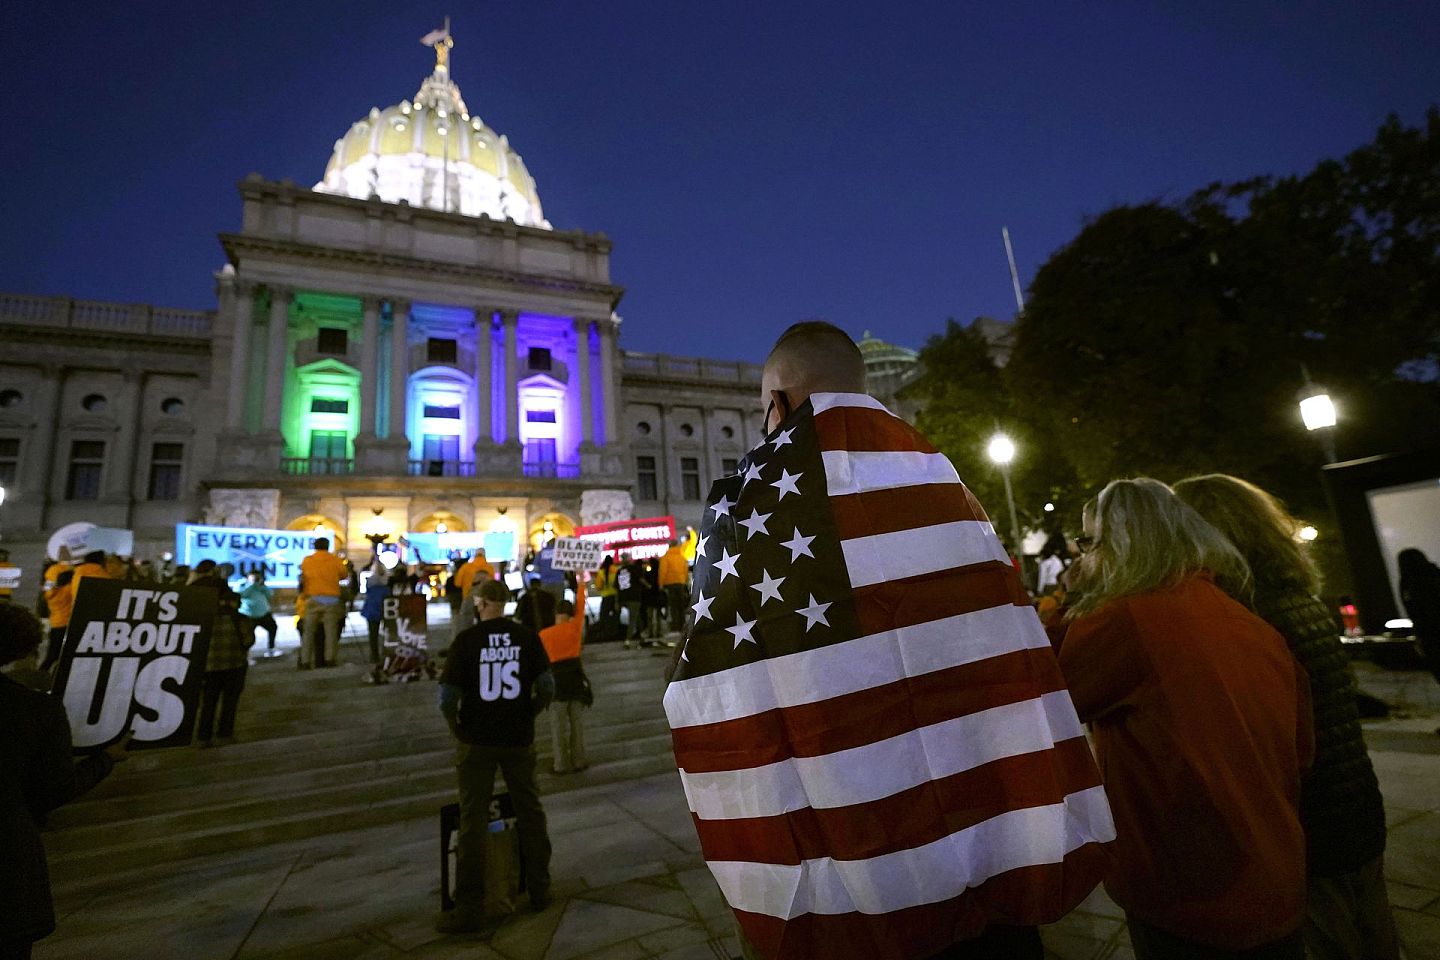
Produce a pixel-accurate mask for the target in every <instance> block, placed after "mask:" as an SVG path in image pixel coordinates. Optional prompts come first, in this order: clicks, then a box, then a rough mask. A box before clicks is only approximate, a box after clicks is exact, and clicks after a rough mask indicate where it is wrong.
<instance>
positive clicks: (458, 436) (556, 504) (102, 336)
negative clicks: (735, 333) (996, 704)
mask: <svg viewBox="0 0 1440 960" xmlns="http://www.w3.org/2000/svg"><path fill="white" fill-rule="evenodd" d="M435 53H436V62H435V66H434V70H433V72H432V73H431V74H430V75H429V76H428V77H427V78H425V80H424V81H423V83H422V84H421V85H420V88H419V90H418V91H417V92H416V93H415V95H414V96H413V97H411V98H410V99H408V100H401V101H400V102H399V103H398V104H396V105H394V106H390V107H386V108H384V109H372V110H371V111H370V112H369V113H368V114H367V115H366V116H364V117H362V118H360V119H359V120H357V121H355V122H354V123H353V124H351V125H350V127H349V129H348V130H346V131H345V132H344V134H343V135H342V136H341V137H340V138H339V139H338V140H336V141H335V142H334V147H333V149H332V150H331V152H330V157H329V161H328V164H327V165H326V166H325V169H324V175H323V177H322V178H321V179H320V180H319V182H318V183H316V184H315V185H314V186H313V188H307V187H305V186H302V185H298V184H295V183H292V182H290V181H279V182H275V181H269V180H266V179H264V178H263V177H262V176H260V175H259V174H253V173H252V174H250V175H249V176H248V177H246V178H245V179H244V180H243V181H241V182H240V183H239V185H238V186H239V194H240V201H241V209H240V217H239V226H238V229H236V230H235V231H233V232H226V233H221V234H220V235H219V240H220V245H221V247H222V248H223V251H224V256H225V261H224V266H223V267H221V269H219V270H218V271H217V272H216V274H215V288H216V298H217V304H216V307H215V309H213V310H207V311H191V310H174V309H166V308H162V307H152V306H147V305H143V304H126V303H107V302H94V301H79V300H72V299H69V298H65V297H37V296H28V295H23V294H0V344H3V346H4V349H3V351H0V484H3V485H4V486H5V488H6V490H7V497H6V499H5V502H4V504H3V506H0V535H3V544H4V545H5V546H6V547H7V548H8V549H9V550H10V551H11V554H12V559H13V560H15V561H16V562H18V563H19V564H20V565H21V566H22V567H24V568H25V570H26V579H25V581H24V583H25V585H26V586H25V587H24V590H25V592H26V593H29V590H30V587H31V586H33V585H34V584H35V582H36V578H35V577H34V575H33V574H34V572H35V569H36V567H37V566H38V565H39V562H40V559H41V557H42V556H43V554H44V551H45V545H46V542H47V541H48V540H49V538H50V536H51V534H52V533H53V532H54V531H55V530H57V529H58V528H60V527H63V526H65V525H67V524H70V523H75V522H89V523H94V524H97V525H100V526H104V527H115V528H123V529H130V530H133V531H134V532H135V553H136V555H137V556H144V557H150V558H155V557H158V556H159V555H160V553H161V552H162V551H165V550H171V549H174V543H175V539H174V538H175V526H176V525H177V524H180V523H211V524H217V525H223V526H245V527H263V528H272V529H294V530H316V529H319V528H324V529H327V530H329V531H331V532H332V533H333V534H334V535H335V537H336V539H337V540H338V542H339V544H340V545H341V547H342V548H343V549H347V550H349V551H350V553H351V554H352V556H354V557H355V558H357V559H358V558H359V557H360V556H362V555H363V554H365V553H367V552H368V550H369V544H368V543H367V541H366V539H365V534H366V533H367V532H374V530H375V528H376V525H377V524H380V525H382V526H383V527H384V528H385V529H386V530H388V531H390V532H393V533H395V534H397V535H398V534H402V533H404V532H407V531H413V532H428V531H436V530H440V531H449V532H455V533H461V532H486V531H494V530H497V529H505V530H509V531H512V532H513V533H514V538H513V542H514V544H515V547H514V549H515V551H516V553H517V554H518V555H523V552H524V549H525V546H526V544H527V543H533V542H536V540H537V539H538V538H539V537H541V536H542V535H548V534H549V533H556V534H561V535H563V534H565V533H568V532H569V531H571V530H572V529H573V528H574V527H575V526H576V525H578V524H582V523H590V522H599V521H604V520H611V519H627V518H629V517H631V516H635V517H649V516H663V515H673V516H674V517H675V518H676V521H677V524H678V525H679V527H680V528H682V529H683V528H684V527H685V526H687V525H689V526H698V523H699V519H700V513H701V511H702V509H703V505H704V496H705V494H706V493H707V492H708V489H709V486H710V483H711V481H712V479H714V478H715V477H718V476H721V475H723V474H724V473H726V472H728V471H730V470H732V469H734V465H735V462H736V461H737V460H739V459H740V458H741V457H742V456H743V455H744V453H745V451H746V450H748V449H749V448H750V447H751V446H753V445H754V444H756V443H757V442H759V440H760V439H761V435H760V427H761V424H760V420H761V413H762V411H761V406H760V401H759V393H760V389H759V387H760V367H759V365H758V364H756V363H751V362H738V361H737V362H729V361H726V362H717V361H712V360H704V359H693V358H682V357H674V356H667V355H656V354H647V353H638V352H633V351H630V350H626V349H624V348H622V347H621V345H620V339H621V330H622V326H623V324H622V321H621V318H620V316H619V314H618V313H617V312H616V310H617V307H618V306H619V303H620V299H621V296H622V293H623V288H622V287H620V286H619V285H617V284H616V283H614V282H613V281H612V278H611V275H610V251H611V242H610V240H609V239H608V238H607V237H606V236H605V234H603V233H598V232H597V233H587V232H583V231H579V230H575V231H559V230H555V229H553V228H552V226H551V224H550V222H549V221H548V220H547V219H546V218H545V215H544V211H543V208H542V206H541V202H540V196H539V192H538V190H537V188H536V184H535V180H534V178H533V177H532V175H531V173H530V171H529V169H528V168H527V167H526V165H525V163H524V161H523V160H522V159H521V156H520V154H519V153H518V152H517V151H516V150H515V148H514V147H513V146H512V145H511V144H510V142H509V140H508V139H507V138H506V137H505V136H504V135H503V134H500V133H497V132H496V131H494V130H492V129H491V128H490V127H488V126H486V125H485V124H484V123H483V122H482V121H481V119H480V117H479V116H478V115H476V114H474V113H472V112H471V111H470V109H469V107H468V106H467V105H466V103H465V100H464V98H463V97H462V96H461V93H460V89H459V87H458V86H457V85H456V83H455V82H454V80H453V79H452V78H451V75H450V64H449V59H450V57H449V54H450V39H449V37H448V36H447V37H445V38H444V39H443V40H442V41H441V42H440V43H438V44H436V47H435ZM796 319H800V318H796ZM874 342H875V343H877V344H878V341H874ZM881 346H884V345H881ZM870 349H871V350H872V351H874V352H875V355H876V359H877V360H880V359H882V358H881V356H880V354H883V359H884V362H885V363H886V364H888V365H889V366H893V365H894V362H895V356H896V355H895V351H894V350H888V351H886V350H878V349H876V348H870ZM901 354H902V355H903V354H904V351H901ZM869 355H870V353H867V356H869ZM910 356H911V358H912V360H913V354H910ZM902 360H903V356H902ZM889 366H887V371H886V375H887V377H893V376H894V375H895V374H894V371H892V370H890V369H889ZM902 373H903V372H902Z"/></svg>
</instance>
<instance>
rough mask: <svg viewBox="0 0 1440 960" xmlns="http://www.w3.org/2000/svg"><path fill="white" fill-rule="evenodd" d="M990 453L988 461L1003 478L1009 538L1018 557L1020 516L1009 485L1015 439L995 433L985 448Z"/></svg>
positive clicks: (1019, 548)
mask: <svg viewBox="0 0 1440 960" xmlns="http://www.w3.org/2000/svg"><path fill="white" fill-rule="evenodd" d="M986 452H987V453H988V454H989V455H990V461H991V462H992V463H994V464H995V465H996V466H997V467H999V468H1000V476H1001V477H1002V478H1003V479H1004V480H1005V502H1006V503H1007V504H1008V505H1009V507H1010V540H1011V544H1012V545H1013V547H1014V550H1015V557H1016V559H1019V557H1020V550H1021V549H1022V548H1021V542H1020V516H1019V514H1017V513H1016V512H1015V491H1014V490H1013V489H1011V487H1010V461H1012V460H1014V459H1015V441H1013V440H1011V439H1010V438H1009V437H1007V436H1005V434H1003V433H997V434H995V436H993V437H991V438H990V446H989V447H987V448H986Z"/></svg>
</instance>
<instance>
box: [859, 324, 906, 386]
mask: <svg viewBox="0 0 1440 960" xmlns="http://www.w3.org/2000/svg"><path fill="white" fill-rule="evenodd" d="M856 346H857V347H859V348H860V356H861V357H863V358H864V359H865V372H866V373H867V374H869V375H870V376H872V377H873V376H876V375H881V376H886V375H895V374H904V373H908V372H909V371H910V370H912V369H914V367H915V365H916V364H917V363H919V362H920V355H919V354H918V353H916V352H915V351H914V350H911V349H910V348H909V347H902V346H899V345H897V344H893V343H886V342H885V341H884V340H880V339H878V338H876V337H872V336H871V335H870V331H869V330H866V331H865V335H864V336H862V337H861V338H860V342H859V343H857V344H856Z"/></svg>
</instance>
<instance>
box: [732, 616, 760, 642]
mask: <svg viewBox="0 0 1440 960" xmlns="http://www.w3.org/2000/svg"><path fill="white" fill-rule="evenodd" d="M758 622H759V621H758V620H743V619H741V617H740V615H739V614H738V613H737V614H736V615H735V626H733V627H726V628H725V630H726V632H727V633H729V634H730V635H731V636H733V637H734V638H735V649H736V650H739V649H740V644H741V643H742V642H745V643H755V637H754V636H752V633H751V632H752V631H753V630H754V629H755V624H756V623H758ZM757 646H758V644H757Z"/></svg>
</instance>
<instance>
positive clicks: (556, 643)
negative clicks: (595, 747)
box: [540, 583, 595, 773]
mask: <svg viewBox="0 0 1440 960" xmlns="http://www.w3.org/2000/svg"><path fill="white" fill-rule="evenodd" d="M577 610H579V611H581V612H580V613H578V614H577V613H576V611H577ZM584 610H585V585H584V584H583V583H581V584H577V585H576V587H575V602H574V603H571V602H570V601H569V600H561V601H560V603H559V605H558V606H557V607H556V608H555V626H553V627H546V628H545V629H544V630H541V631H540V642H541V643H543V644H544V645H545V653H546V654H547V655H548V656H549V657H550V670H551V672H552V673H554V675H555V700H554V702H553V703H551V704H550V708H549V710H548V712H549V714H550V736H551V742H552V743H553V744H554V750H553V751H552V752H553V754H554V757H553V761H554V764H555V772H556V773H579V772H580V771H581V770H584V769H585V768H586V767H588V766H590V764H589V763H588V762H586V760H585V708H586V707H588V706H590V705H591V704H592V703H594V702H595V694H594V693H593V692H592V691H591V689H590V680H589V679H588V678H587V677H586V676H585V667H584V666H583V665H582V664H581V661H580V652H581V647H582V645H583V644H584V633H585V614H584V612H583V611H584Z"/></svg>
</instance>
